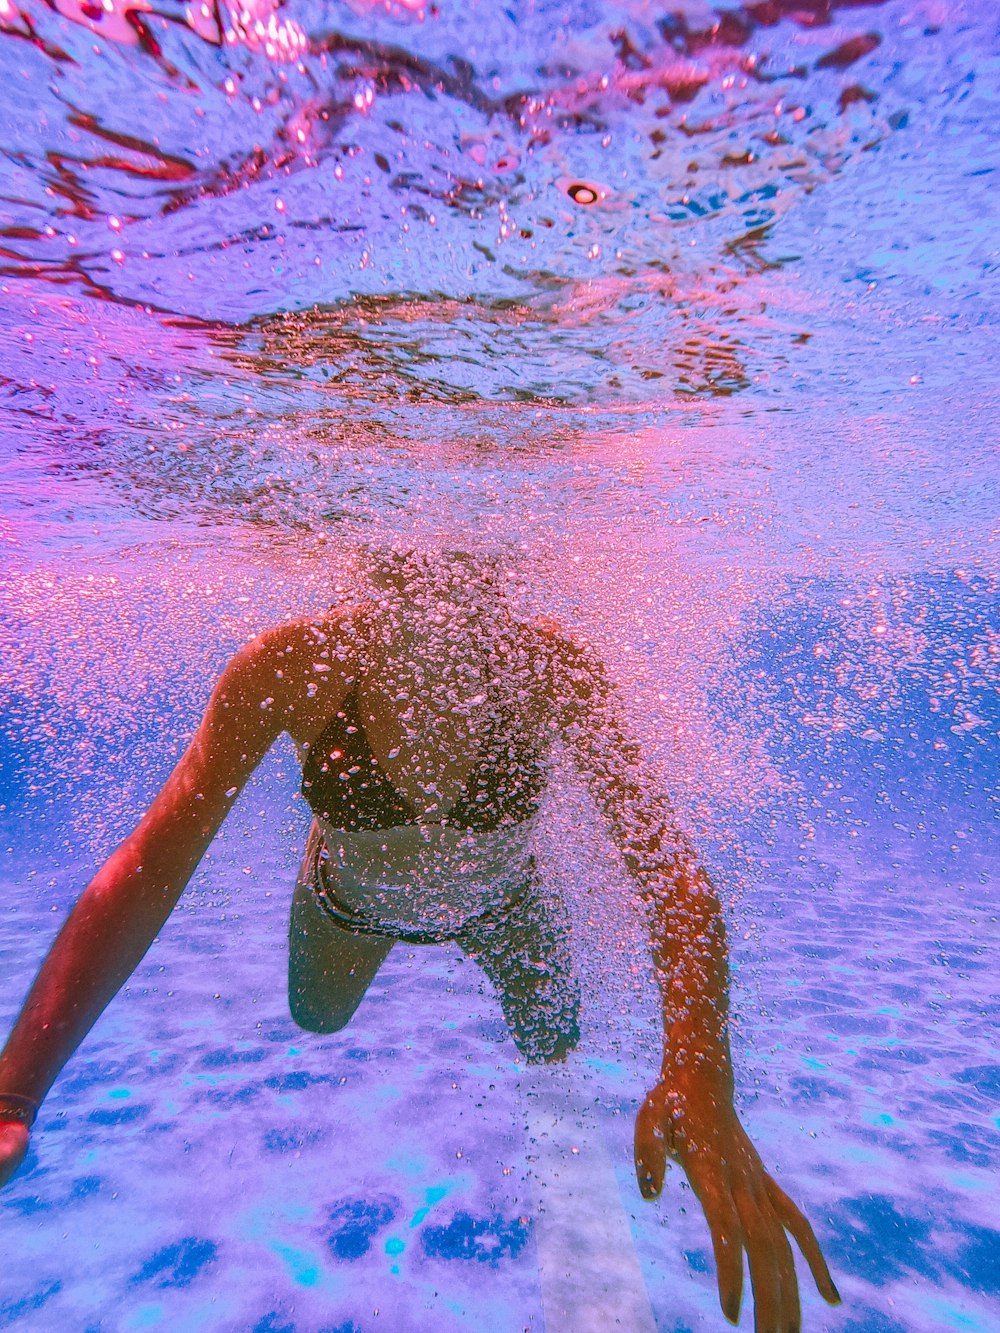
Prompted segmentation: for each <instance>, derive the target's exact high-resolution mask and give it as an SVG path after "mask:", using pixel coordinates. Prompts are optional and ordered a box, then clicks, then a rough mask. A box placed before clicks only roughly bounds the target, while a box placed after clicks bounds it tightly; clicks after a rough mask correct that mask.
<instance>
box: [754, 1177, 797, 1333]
mask: <svg viewBox="0 0 1000 1333" xmlns="http://www.w3.org/2000/svg"><path fill="white" fill-rule="evenodd" d="M767 1207H768V1202H767V1200H764V1201H763V1202H762V1208H767ZM775 1244H776V1245H777V1250H776V1252H775V1258H776V1259H777V1262H778V1282H779V1283H780V1292H781V1323H780V1325H779V1328H780V1329H781V1333H799V1329H800V1328H801V1327H802V1308H801V1306H800V1304H799V1279H798V1277H797V1276H796V1274H795V1259H794V1257H793V1255H792V1247H791V1246H790V1245H789V1243H788V1237H787V1236H786V1235H785V1232H784V1230H783V1228H782V1227H781V1226H780V1224H779V1225H778V1226H777V1235H776V1237H775Z"/></svg>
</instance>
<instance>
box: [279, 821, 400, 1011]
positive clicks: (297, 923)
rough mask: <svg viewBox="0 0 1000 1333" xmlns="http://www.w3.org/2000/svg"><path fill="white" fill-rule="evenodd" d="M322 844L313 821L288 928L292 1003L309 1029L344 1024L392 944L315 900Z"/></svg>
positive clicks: (292, 1007) (289, 989) (362, 996)
mask: <svg viewBox="0 0 1000 1333" xmlns="http://www.w3.org/2000/svg"><path fill="white" fill-rule="evenodd" d="M322 846H323V840H322V837H321V836H320V834H319V833H318V831H317V828H316V825H315V824H314V825H313V827H312V830H311V832H310V834H309V841H308V843H307V844H306V854H305V857H304V858H303V861H302V869H301V870H300V871H299V878H298V882H297V883H296V885H295V895H294V897H293V899H292V917H291V921H290V923H289V929H288V1004H289V1008H290V1009H291V1011H292V1017H293V1018H294V1019H295V1021H296V1023H298V1025H299V1027H302V1028H305V1029H306V1031H307V1032H337V1031H339V1030H340V1029H341V1028H342V1027H345V1026H346V1024H347V1023H348V1022H349V1021H350V1018H351V1015H352V1014H353V1013H354V1011H355V1009H357V1007H358V1005H359V1004H360V1003H361V1001H362V1000H363V999H364V995H365V991H367V989H368V987H369V986H370V985H371V983H372V981H373V980H374V979H375V973H376V972H377V971H378V970H379V968H380V967H381V966H382V963H383V962H384V961H385V958H386V955H387V954H388V952H389V950H390V949H391V948H392V943H393V942H392V940H387V939H383V938H381V937H380V936H377V935H355V934H353V933H352V932H351V931H349V930H344V929H342V928H341V927H340V926H338V925H335V924H334V922H333V921H331V920H330V918H329V917H328V916H327V915H326V913H325V912H324V911H323V909H322V908H321V907H320V905H319V904H318V903H317V901H316V895H315V893H314V892H313V884H314V882H315V876H316V868H317V861H318V857H319V853H320V851H321V850H322Z"/></svg>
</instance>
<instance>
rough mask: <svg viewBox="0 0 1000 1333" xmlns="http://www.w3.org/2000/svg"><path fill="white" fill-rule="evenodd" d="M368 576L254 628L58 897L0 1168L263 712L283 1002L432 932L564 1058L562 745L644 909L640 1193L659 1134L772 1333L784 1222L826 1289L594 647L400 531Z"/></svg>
mask: <svg viewBox="0 0 1000 1333" xmlns="http://www.w3.org/2000/svg"><path fill="white" fill-rule="evenodd" d="M381 572H382V581H381V586H380V591H379V594H378V595H377V596H376V597H374V598H371V599H369V600H368V601H365V602H360V603H357V604H355V605H353V606H349V607H345V608H343V609H341V610H338V611H333V612H330V613H328V614H327V615H325V616H322V617H319V618H310V619H308V620H301V621H295V622H292V623H290V624H287V625H282V626H279V627H277V628H275V629H273V630H269V631H267V632H265V633H264V634H262V635H260V636H259V637H258V638H257V639H256V640H254V642H253V643H251V644H250V645H248V647H247V648H245V649H243V650H242V651H241V652H240V653H238V654H237V655H236V657H235V658H233V660H232V661H231V662H230V664H229V665H228V667H227V668H226V670H225V671H224V672H223V674H222V676H221V677H220V679H219V681H218V683H217V685H216V687H215V690H214V691H213V694H212V698H211V700H210V701H209V705H208V708H207V709H206V712H205V715H204V717H203V718H202V721H201V724H200V726H199V728H198V731H197V732H196V734H195V737H194V739H193V740H192V742H191V745H190V746H189V747H188V750H187V752H186V753H185V755H184V756H183V758H182V759H181V761H180V762H179V764H178V765H177V767H176V769H175V770H174V772H173V773H172V774H171V776H170V778H169V779H168V780H167V782H166V784H165V786H164V787H163V789H162V791H161V792H160V793H159V795H158V796H157V797H156V799H155V800H154V802H153V804H152V806H151V807H150V809H149V811H148V812H147V813H146V815H145V816H144V818H143V819H142V821H141V822H140V824H139V825H138V827H137V828H136V830H135V831H134V832H133V833H132V834H131V835H130V837H129V838H127V839H126V840H125V842H124V843H123V844H122V845H121V846H120V847H119V848H118V849H117V850H116V851H115V853H114V854H113V855H112V856H111V857H110V859H109V860H108V862H107V863H106V864H105V866H104V867H103V868H102V869H101V870H100V871H99V872H98V874H97V875H96V877H95V879H94V880H93V881H92V883H91V884H90V885H89V886H88V888H87V889H86V891H85V892H84V894H83V895H82V897H81V898H80V900H79V902H78V903H77V905H76V907H75V908H74V909H73V911H72V913H71V914H70V916H69V918H68V920H67V922H66V924H65V926H64V927H63V929H62V931H61V933H60V935H59V937H58V939H57V940H56V942H55V944H54V945H53V947H52V949H51V951H50V953H49V956H48V958H47V959H46V961H45V963H44V964H43V966H42V969H41V971H40V973H39V976H38V978H37V980H36V982H35V984H34V986H33V988H32V990H31V992H30V994H29V996H28V999H27V1001H26V1002H25V1005H24V1008H23V1010H22V1013H21V1015H20V1017H19V1019H18V1021H17V1023H16V1025H15V1027H14V1030H13V1032H12V1033H11V1036H10V1038H9V1040H8V1042H7V1045H6V1046H5V1048H4V1050H3V1052H2V1054H0V1185H2V1184H3V1182H4V1181H5V1180H6V1179H8V1178H9V1177H10V1176H11V1175H12V1174H13V1173H14V1171H16V1169H17V1167H18V1166H19V1165H20V1163H21V1161H23V1158H24V1154H25V1151H26V1148H27V1142H28V1133H29V1130H30V1128H31V1124H32V1122H33V1120H34V1112H35V1110H36V1109H37V1106H38V1104H39V1103H40V1102H41V1100H42V1098H43V1097H44V1095H45V1093H46V1092H47V1091H48V1089H49V1087H50V1086H51V1084H52V1082H53V1080H54V1079H55V1077H56V1076H57V1074H58V1072H59V1070H60V1069H61V1067H62V1065H63V1064H64V1063H65V1061H66V1060H67V1059H68V1058H69V1056H70V1055H71V1054H72V1052H73V1051H74V1050H75V1048H76V1046H77V1045H78V1044H79V1043H80V1041H82V1040H83V1038H84V1037H85V1036H86V1034H87V1032H88V1031H89V1029H90V1027H91V1026H92V1024H93V1023H94V1022H95V1021H96V1019H97V1017H98V1016H99V1015H100V1013H101V1012H102V1010H103V1009H104V1007H105V1006H106V1005H107V1004H108V1003H109V1001H110V1000H111V999H112V998H113V996H114V995H115V993H116V992H117V990H118V989H119V987H120V986H121V985H122V984H123V983H124V982H125V981H126V980H127V978H128V977H129V976H130V974H131V972H132V971H133V969H134V968H135V966H136V965H137V964H138V962H139V961H140V959H141V958H142V956H143V955H144V953H145V952H146V950H147V949H148V948H149V945H150V944H151V943H152V941H153V939H154V938H155V936H156V934H157V933H158V932H159V930H160V929H161V928H162V926H163V924H164V922H165V921H166V919H167V917H168V916H169V914H170V912H171V911H172V909H173V907H174V905H175V904H176V902H177V900H178V898H179V897H180V894H181V893H182V892H183V889H184V887H185V885H186V884H187V882H188V880H189V878H190V876H191V874H192V873H193V871H194V869H195V867H196V866H197V864H198V862H199V860H200V859H201V856H202V855H203V853H204V851H205V850H206V848H207V847H208V845H209V844H210V842H211V841H212V839H213V837H214V835H215V833H216V831H217V830H218V828H219V826H220V825H221V823H222V821H223V820H224V818H225V816H226V814H227V813H228V811H229V809H230V808H231V806H232V804H233V801H234V800H235V798H236V796H237V795H238V793H239V791H240V790H241V789H242V787H243V786H244V784H245V783H246V782H247V780H248V779H249V777H250V775H251V774H252V773H253V771H254V769H255V768H256V766H257V765H258V763H259V762H260V760H261V759H262V757H263V756H264V754H265V753H266V752H267V750H268V749H269V748H270V746H271V744H272V743H273V742H274V741H275V740H276V739H277V737H278V736H279V735H280V734H281V733H282V732H287V733H288V734H289V735H290V736H291V737H292V739H293V741H294V742H295V744H296V746H297V748H298V752H299V755H300V758H301V760H302V764H303V779H302V790H303V794H304V795H305V797H306V799H307V800H308V801H309V803H310V805H311V806H312V809H313V813H314V822H313V827H312V831H311V833H310V837H309V843H308V846H307V849H306V855H305V858H304V861H303V865H302V870H301V872H300V875H299V879H298V882H297V884H296V886H295V891H294V896H293V902H292V913H291V925H290V951H289V1002H290V1006H291V1010H292V1013H293V1015H294V1016H295V1018H296V1020H297V1021H298V1022H299V1023H300V1024H301V1025H302V1026H303V1027H305V1028H308V1029H311V1030H314V1031H321V1032H329V1031H334V1030H336V1029H337V1028H340V1027H342V1026H343V1025H344V1024H345V1023H346V1022H348V1021H349V1019H350V1017H351V1014H352V1013H353V1012H354V1010H355V1009H356V1007H357V1005H358V1004H359V1003H360V1001H361V999H362V997H363V996H364V993H365V991H366V990H367V988H368V986H369V985H370V983H371V980H372V978H373V977H374V976H375V974H376V973H377V971H378V969H379V967H380V966H381V964H382V962H383V961H384V959H385V957H386V955H387V954H388V952H389V950H390V949H391V948H392V947H393V944H394V943H395V941H396V940H399V939H406V940H411V941H415V942H418V943H427V944H431V943H435V942H438V941H441V940H444V939H451V940H455V941H457V943H458V944H459V945H460V946H461V947H462V948H463V949H465V951H466V952H467V953H468V954H469V956H470V957H473V958H475V959H476V961H477V962H478V963H479V964H480V965H481V966H482V968H483V970H484V972H485V973H486V974H487V975H488V976H489V977H490V978H491V980H492V981H493V983H494V984H495V986H496V988H497V991H498V995H499V998H500V1002H501V1005H502V1007H503V1011H504V1015H505V1017H506V1019H507V1023H508V1026H509V1028H510V1031H511V1034H512V1036H513V1038H514V1040H515V1042H516V1043H517V1045H518V1047H519V1049H520V1050H521V1052H522V1053H523V1054H524V1056H525V1057H526V1058H527V1059H528V1060H538V1061H547V1060H558V1059H562V1058H564V1057H565V1056H566V1054H567V1052H568V1051H569V1050H571V1049H572V1047H573V1046H574V1045H575V1043H576V1040H577V1038H578V1035H579V1028H578V1022H577V1017H578V1009H579V990H578V987H577V984H576V980H575V978H574V976H573V971H572V966H571V955H570V951H569V944H568V924H567V919H566V913H565V910H564V908H563V905H562V904H561V903H560V902H559V900H558V899H557V898H556V897H554V896H553V895H552V894H551V893H550V892H547V891H546V890H545V887H544V886H543V885H542V884H541V882H540V880H539V877H538V875H537V872H536V870H535V867H534V863H533V860H532V856H531V844H532V836H533V832H534V826H535V821H536V818H537V812H538V808H539V805H540V802H541V800H542V798H543V795H544V792H545V789H546V785H547V783H548V779H549V770H548V764H549V758H550V752H551V748H552V746H553V744H554V743H555V742H559V743H561V744H564V745H565V746H566V747H567V748H568V750H569V752H570V755H571V756H572V758H573V759H574V760H575V763H576V765H577V767H578V769H579V771H580V772H581V774H582V775H583V777H584V778H585V779H586V781H587V784H588V786H589V789H590V791H591V794H592V795H593V797H594V799H595V802H596V804H597V807H598V809H599V811H600V812H601V814H602V815H603V817H604V819H605V821H606V825H607V828H608V831H609V833H610V834H611V837H612V839H613V840H614V842H615V843H616V845H617V846H618V848H619V850H620V852H621V854H622V857H623V860H624V862H625V865H626V867H627V869H628V871H629V872H630V874H631V876H632V878H633V880H634V882H635V884H636V887H637V890H638V892H639V893H640V894H641V896H642V898H643V900H644V901H645V903H646V905H647V907H648V911H649V920H650V939H651V946H652V953H653V959H654V964H655V967H656V972H657V976H658V980H659V983H660V989H661V994H662V998H663V1024H664V1044H663V1061H662V1066H661V1071H660V1077H659V1079H658V1081H657V1082H656V1084H655V1086H654V1087H653V1089H652V1091H651V1092H650V1093H649V1095H648V1097H647V1098H646V1100H645V1102H644V1104H643V1106H642V1108H641V1110H640V1113H639V1116H638V1118H637V1123H636V1140H635V1156H636V1172H637V1176H638V1180H639V1185H640V1188H641V1190H642V1192H643V1194H644V1195H645V1196H646V1197H653V1196H655V1195H656V1194H657V1193H659V1190H660V1187H661V1185H662V1181H663V1174H664V1170H665V1166H666V1158H667V1156H668V1154H669V1155H671V1156H673V1157H675V1158H676V1159H677V1160H678V1161H680V1162H681V1163H682V1165H683V1166H684V1169H685V1171H686V1173H687V1175H688V1178H689V1180H690V1182H691V1185H692V1187H693V1189H694V1191H695V1193H696V1194H697V1196H698V1198H699V1201H700V1202H701V1204H702V1207H703V1208H704V1211H705V1215H706V1218H707V1220H708V1223H709V1227H710V1229H711V1232H712V1239H713V1244H714V1248H715V1255H716V1262H717V1266H718V1279H719V1294H720V1300H721V1302H722V1306H723V1310H724V1311H725V1313H726V1314H727V1316H728V1317H729V1318H731V1319H733V1320H735V1319H736V1318H737V1317H738V1312H739V1306H740V1300H741V1293H742V1281H743V1274H742V1256H743V1253H744V1251H746V1253H747V1255H748V1258H749V1262H750V1272H751V1278H752V1281H753V1286H754V1298H755V1303H756V1327H757V1330H758V1333H792V1330H797V1329H798V1327H799V1322H800V1315H799V1300H798V1285H797V1281H796V1276H795V1269H794V1263H793V1260H792V1254H791V1249H790V1246H789V1243H788V1239H787V1236H786V1234H785V1233H786V1231H788V1232H789V1233H790V1234H791V1235H792V1236H793V1237H794V1238H795V1240H796V1241H797V1242H798V1244H799V1246H800V1248H801V1249H802V1251H803V1253H804V1254H805V1256H806V1258H807V1260H808V1262H809V1265H810V1268H811V1269H812V1273H813V1276H814V1278H815V1280H816V1282H817V1285H818V1286H819V1289H820V1291H821V1292H822V1294H823V1295H824V1297H826V1299H828V1300H830V1301H836V1300H838V1299H839V1298H838V1297H837V1294H836V1290H835V1288H834V1286H833V1283H832V1281H831V1279H830V1275H829V1272H828V1271H827V1268H826V1264H825V1262H824V1260H823V1257H822V1254H821V1252H820V1250H819V1247H818V1245H817V1243H816V1240H815V1237H814V1236H813V1233H812V1230H811V1228H810V1227H809V1224H808V1222H807V1221H806V1220H805V1218H804V1217H803V1216H802V1214H801V1213H800V1212H799V1210H798V1209H797V1208H796V1207H795V1205H794V1204H793V1203H792V1201H791V1200H790V1199H789V1198H788V1197H787V1195H785V1194H784V1193H783V1192H782V1191H781V1190H780V1189H779V1187H778V1186H777V1184H776V1183H775V1182H774V1181H773V1180H772V1179H771V1177H770V1176H769V1175H768V1174H767V1173H766V1171H765V1170H764V1168H763V1165H762V1163H761V1161H760V1158H759V1156H758V1155H757V1153H756V1150H755V1149H754V1147H753V1145H752V1143H751V1142H750V1140H749V1138H748V1137H747V1135H746V1132H745V1130H744V1129H743V1126H742V1125H741V1124H740V1121H739V1119H738V1117H737V1115H736V1112H735V1109H734V1107H733V1079H732V1067H731V1058H730V1051H729V1041H728V1032H727V1011H728V970H727V960H726V946H725V931H724V927H723V924H722V916H721V911H720V907H719V903H718V899H717V897H716V895H715V893H714V890H713V889H712V886H711V884H710V883H709V881H708V879H707V876H706V875H705V873H704V871H703V870H702V869H701V868H700V867H699V865H698V862H697V858H696V857H695V854H694V851H693V849H692V848H691V846H690V844H689V843H688V842H687V840H686V839H685V837H684V836H683V834H682V833H681V832H680V831H679V829H678V828H677V826H676V822H675V820H674V817H673V813H672V811H671V808H670V804H669V801H668V800H667V798H666V797H665V796H664V794H663V792H662V786H661V784H659V780H658V778H657V775H656V773H655V771H654V770H653V769H652V768H651V767H650V766H649V765H648V764H647V763H646V762H645V761H644V759H643V756H642V750H641V747H640V746H639V745H638V744H637V743H636V742H635V741H634V740H632V739H631V738H630V736H629V734H628V730H627V727H626V726H625V722H624V719H623V715H622V710H621V706H620V703H619V701H618V698H617V695H616V693H615V691H614V690H613V689H612V688H611V686H610V684H609V682H608V680H607V677H606V675H605V674H604V671H603V669H602V667H601V664H600V662H599V661H598V660H597V659H596V658H595V657H594V655H593V654H592V653H590V652H589V651H588V650H587V649H586V648H585V647H583V646H581V645H580V644H578V643H576V642H575V641H574V640H573V639H572V638H571V637H569V636H567V635H565V634H564V633H563V632H562V631H561V630H560V629H559V628H558V627H557V626H555V625H554V624H552V623H549V622H541V621H540V622H536V623H533V624H529V623H525V622H522V621H519V620H517V619H516V618H515V617H514V616H513V614H512V613H511V611H510V609H509V608H508V606H507V604H506V601H505V599H504V598H503V597H502V595H501V594H500V591H499V590H498V587H497V585H496V581H495V578H494V576H493V574H492V573H490V571H489V570H483V569H479V568H477V567H476V566H475V565H470V562H469V561H468V559H467V558H466V557H447V558H445V557H442V556H441V555H440V554H434V555H430V556H428V555H426V554H424V555H420V554H418V553H412V552H407V553H403V554H396V555H393V556H392V557H391V559H390V560H389V561H388V562H387V563H386V565H385V566H384V567H383V569H382V571H381ZM415 1021H432V1020H431V1019H428V1018H421V1017H420V1016H415Z"/></svg>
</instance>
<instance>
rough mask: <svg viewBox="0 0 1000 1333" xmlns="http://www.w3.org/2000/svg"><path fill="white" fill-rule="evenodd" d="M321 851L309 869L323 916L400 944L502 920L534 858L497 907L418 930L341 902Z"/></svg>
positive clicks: (435, 939) (448, 936)
mask: <svg viewBox="0 0 1000 1333" xmlns="http://www.w3.org/2000/svg"><path fill="white" fill-rule="evenodd" d="M324 850H325V848H324V845H323V843H322V842H320V845H319V847H318V848H317V851H316V857H315V861H314V863H313V868H312V892H313V896H314V897H315V899H316V904H317V906H318V907H319V908H320V910H321V911H322V912H323V913H324V915H325V916H328V917H329V918H330V920H331V921H333V922H334V924H335V925H337V926H339V927H340V928H341V930H348V931H350V932H351V934H352V935H372V936H375V937H377V938H379V939H385V940H396V941H398V942H399V943H401V944H447V943H448V942H449V941H451V940H457V939H459V938H460V936H461V935H463V934H464V933H465V931H467V930H469V929H470V928H471V927H480V926H490V925H492V924H493V923H494V922H498V921H502V920H503V919H504V917H506V916H507V914H508V913H509V912H511V911H512V910H513V909H514V908H515V907H516V906H517V905H518V903H520V901H521V899H522V898H523V897H524V896H525V894H526V893H527V892H528V889H529V888H530V887H531V884H532V881H533V880H534V878H535V874H536V870H535V858H534V857H533V856H532V857H529V859H528V865H527V866H526V868H525V875H524V880H523V882H522V883H521V885H520V886H519V887H518V888H517V890H516V891H515V892H514V894H513V895H512V896H511V897H509V898H507V899H506V900H505V901H504V902H503V903H502V904H501V905H500V906H498V907H487V908H486V909H485V910H484V911H482V912H477V913H476V914H475V916H471V917H469V918H468V920H466V921H464V922H463V923H462V925H461V926H459V927H458V928H457V929H454V928H451V927H445V928H443V929H440V930H420V929H419V928H414V929H413V930H410V929H409V928H408V927H406V926H401V925H399V924H397V923H395V922H389V921H379V919H378V918H377V917H373V916H369V915H367V914H366V913H364V912H359V911H358V909H357V908H355V907H351V906H350V905H349V904H348V903H345V902H342V901H341V900H340V899H339V898H338V897H337V895H336V893H335V892H334V890H333V889H332V888H331V887H330V883H329V880H328V879H327V877H326V874H325V872H324V867H323V862H324V857H323V855H322V853H323V851H324Z"/></svg>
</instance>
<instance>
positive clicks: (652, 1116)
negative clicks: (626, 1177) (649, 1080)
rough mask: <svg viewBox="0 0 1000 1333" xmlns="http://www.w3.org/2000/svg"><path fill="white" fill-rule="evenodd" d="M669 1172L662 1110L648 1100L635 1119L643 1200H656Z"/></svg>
mask: <svg viewBox="0 0 1000 1333" xmlns="http://www.w3.org/2000/svg"><path fill="white" fill-rule="evenodd" d="M666 1170H667V1140H666V1135H665V1134H664V1132H663V1126H662V1123H661V1116H660V1108H659V1107H658V1106H657V1104H656V1102H655V1101H654V1100H653V1099H652V1097H647V1098H646V1100H645V1101H644V1102H643V1104H642V1106H641V1107H640V1109H639V1114H638V1115H637V1116H636V1118H635V1174H636V1179H637V1180H638V1182H639V1189H640V1191H641V1193H642V1197H643V1198H644V1199H655V1198H656V1196H657V1195H658V1194H659V1192H660V1190H661V1189H662V1188H663V1177H664V1175H665V1174H666Z"/></svg>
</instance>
